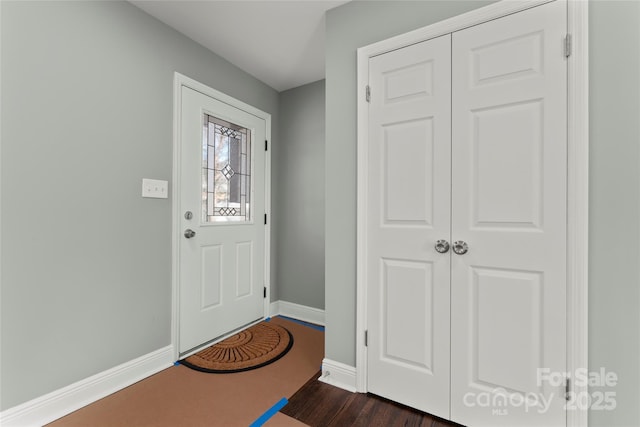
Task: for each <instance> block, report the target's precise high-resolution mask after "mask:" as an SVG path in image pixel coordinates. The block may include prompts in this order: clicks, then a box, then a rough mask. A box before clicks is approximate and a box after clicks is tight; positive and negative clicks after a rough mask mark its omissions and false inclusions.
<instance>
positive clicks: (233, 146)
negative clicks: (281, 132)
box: [202, 114, 251, 222]
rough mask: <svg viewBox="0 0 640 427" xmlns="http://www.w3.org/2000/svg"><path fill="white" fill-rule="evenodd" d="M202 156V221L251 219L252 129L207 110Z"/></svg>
mask: <svg viewBox="0 0 640 427" xmlns="http://www.w3.org/2000/svg"><path fill="white" fill-rule="evenodd" d="M202 160H203V161H202V222H230V221H234V222H246V221H250V220H251V209H250V207H251V197H250V195H251V131H249V130H248V129H246V128H243V127H242V126H238V125H235V124H233V123H229V122H226V121H224V120H221V119H218V118H215V117H213V116H210V115H208V114H205V115H204V129H203V138H202Z"/></svg>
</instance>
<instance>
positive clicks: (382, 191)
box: [366, 35, 451, 418]
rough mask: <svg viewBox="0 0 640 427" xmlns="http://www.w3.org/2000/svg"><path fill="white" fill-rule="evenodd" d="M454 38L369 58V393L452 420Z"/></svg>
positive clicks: (424, 43) (447, 36)
mask: <svg viewBox="0 0 640 427" xmlns="http://www.w3.org/2000/svg"><path fill="white" fill-rule="evenodd" d="M450 53H451V36H450V35H446V36H443V37H439V38H437V39H433V40H429V41H426V42H423V43H419V44H416V45H412V46H409V47H406V48H403V49H399V50H396V51H393V52H391V53H388V54H385V55H380V56H378V57H375V58H372V59H371V61H370V68H369V70H370V85H371V87H372V93H371V103H370V107H369V108H370V110H369V138H370V139H369V146H368V151H369V158H368V177H367V178H368V190H367V197H368V206H367V236H368V237H367V239H368V242H367V248H368V254H367V260H366V262H367V275H368V284H367V286H368V289H367V295H368V301H367V307H368V309H367V310H368V319H367V324H368V328H369V330H368V341H369V345H368V378H367V380H368V389H369V391H370V392H372V393H375V394H378V395H380V396H384V397H386V398H389V399H392V400H394V401H397V402H401V403H403V404H406V405H409V406H412V407H414V408H418V409H421V410H423V411H426V412H429V413H431V414H435V415H438V416H440V417H444V418H448V417H449V350H450V343H449V322H450V320H449V303H450V301H449V291H450V290H449V282H450V260H451V258H450V254H449V253H444V254H441V253H438V252H436V251H435V249H434V245H435V244H436V241H437V240H439V239H445V240H448V236H449V233H450V186H451V182H450V176H451V175H450V174H451V169H450V167H451V157H450V156H451V145H450V144H451V134H450V129H451V126H450V123H451V93H450V88H451V86H450V81H451V56H450Z"/></svg>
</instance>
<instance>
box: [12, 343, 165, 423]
mask: <svg viewBox="0 0 640 427" xmlns="http://www.w3.org/2000/svg"><path fill="white" fill-rule="evenodd" d="M173 361H174V359H173V348H172V347H171V346H167V347H164V348H161V349H159V350H156V351H154V352H151V353H149V354H146V355H144V356H141V357H138V358H137V359H134V360H131V361H129V362H126V363H123V364H122V365H119V366H116V367H115V368H112V369H109V370H107V371H104V372H101V373H99V374H96V375H93V376H91V377H89V378H85V379H84V380H81V381H78V382H76V383H74V384H71V385H69V386H67V387H64V388H61V389H59V390H56V391H53V392H51V393H48V394H45V395H44V396H41V397H38V398H36V399H33V400H30V401H28V402H26V403H23V404H21V405H18V406H15V407H13V408H10V409H7V410H6V411H3V412H2V413H0V425H2V426H5V427H17V426H42V425H44V424H47V423H50V422H52V421H54V420H57V419H58V418H61V417H63V416H65V415H67V414H70V413H71V412H73V411H76V410H78V409H80V408H82V407H83V406H86V405H89V404H90V403H93V402H95V401H97V400H99V399H102V398H103V397H105V396H108V395H110V394H112V393H115V392H116V391H119V390H122V389H123V388H125V387H128V386H130V385H131V384H134V383H136V382H138V381H140V380H143V379H145V378H147V377H149V376H151V375H153V374H155V373H158V372H160V371H162V370H164V369H166V368H169V367H170V366H171V365H172V364H173Z"/></svg>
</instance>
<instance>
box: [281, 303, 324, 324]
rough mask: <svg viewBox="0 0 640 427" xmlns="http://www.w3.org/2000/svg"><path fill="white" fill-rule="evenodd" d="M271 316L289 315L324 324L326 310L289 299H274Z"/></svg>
mask: <svg viewBox="0 0 640 427" xmlns="http://www.w3.org/2000/svg"><path fill="white" fill-rule="evenodd" d="M270 312H271V316H277V315H282V316H287V317H292V318H294V319H298V320H303V321H305V322H309V323H315V324H316V325H322V326H324V310H320V309H319V308H314V307H307V306H306V305H300V304H295V303H292V302H287V301H274V302H272V303H271V307H270Z"/></svg>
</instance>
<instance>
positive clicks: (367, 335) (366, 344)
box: [364, 330, 369, 347]
mask: <svg viewBox="0 0 640 427" xmlns="http://www.w3.org/2000/svg"><path fill="white" fill-rule="evenodd" d="M364 346H365V347H368V346H369V331H368V330H365V331H364Z"/></svg>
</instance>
